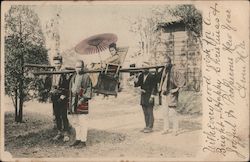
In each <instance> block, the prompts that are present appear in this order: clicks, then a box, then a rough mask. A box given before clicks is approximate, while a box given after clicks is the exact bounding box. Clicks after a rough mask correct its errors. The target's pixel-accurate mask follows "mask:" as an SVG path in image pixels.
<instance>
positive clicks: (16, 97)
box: [14, 89, 18, 122]
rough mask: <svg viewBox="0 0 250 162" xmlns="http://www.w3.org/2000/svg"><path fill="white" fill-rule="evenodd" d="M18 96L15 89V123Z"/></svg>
mask: <svg viewBox="0 0 250 162" xmlns="http://www.w3.org/2000/svg"><path fill="white" fill-rule="evenodd" d="M17 102H18V94H17V89H15V103H14V104H15V122H18V114H17V113H18V111H17V110H18V103H17Z"/></svg>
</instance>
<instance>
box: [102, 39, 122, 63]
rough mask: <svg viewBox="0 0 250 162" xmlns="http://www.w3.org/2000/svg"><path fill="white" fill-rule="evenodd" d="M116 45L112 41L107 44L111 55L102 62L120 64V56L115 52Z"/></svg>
mask: <svg viewBox="0 0 250 162" xmlns="http://www.w3.org/2000/svg"><path fill="white" fill-rule="evenodd" d="M117 51H118V50H117V47H116V44H115V43H112V44H110V45H109V52H110V54H111V56H110V57H109V58H107V59H106V60H105V61H104V63H105V64H116V65H120V64H121V57H120V56H119V54H118V52H117Z"/></svg>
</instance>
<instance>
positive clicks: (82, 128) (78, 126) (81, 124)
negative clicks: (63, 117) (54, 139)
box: [69, 114, 88, 142]
mask: <svg viewBox="0 0 250 162" xmlns="http://www.w3.org/2000/svg"><path fill="white" fill-rule="evenodd" d="M69 121H70V123H71V125H72V126H73V127H74V128H75V131H76V140H81V141H83V142H86V141H87V135H88V115H86V114H71V115H69Z"/></svg>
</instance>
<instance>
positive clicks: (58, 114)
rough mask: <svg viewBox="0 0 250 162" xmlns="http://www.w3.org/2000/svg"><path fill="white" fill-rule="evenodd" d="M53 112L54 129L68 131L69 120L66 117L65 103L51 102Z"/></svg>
mask: <svg viewBox="0 0 250 162" xmlns="http://www.w3.org/2000/svg"><path fill="white" fill-rule="evenodd" d="M53 112H54V115H55V119H56V127H57V129H58V130H59V131H67V132H68V131H69V120H68V117H67V103H66V102H59V101H53Z"/></svg>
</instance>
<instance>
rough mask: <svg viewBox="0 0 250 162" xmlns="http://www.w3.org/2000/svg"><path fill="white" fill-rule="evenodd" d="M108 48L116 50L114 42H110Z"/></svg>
mask: <svg viewBox="0 0 250 162" xmlns="http://www.w3.org/2000/svg"><path fill="white" fill-rule="evenodd" d="M109 48H114V49H115V50H117V48H116V44H115V43H111V44H110V45H109Z"/></svg>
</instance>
